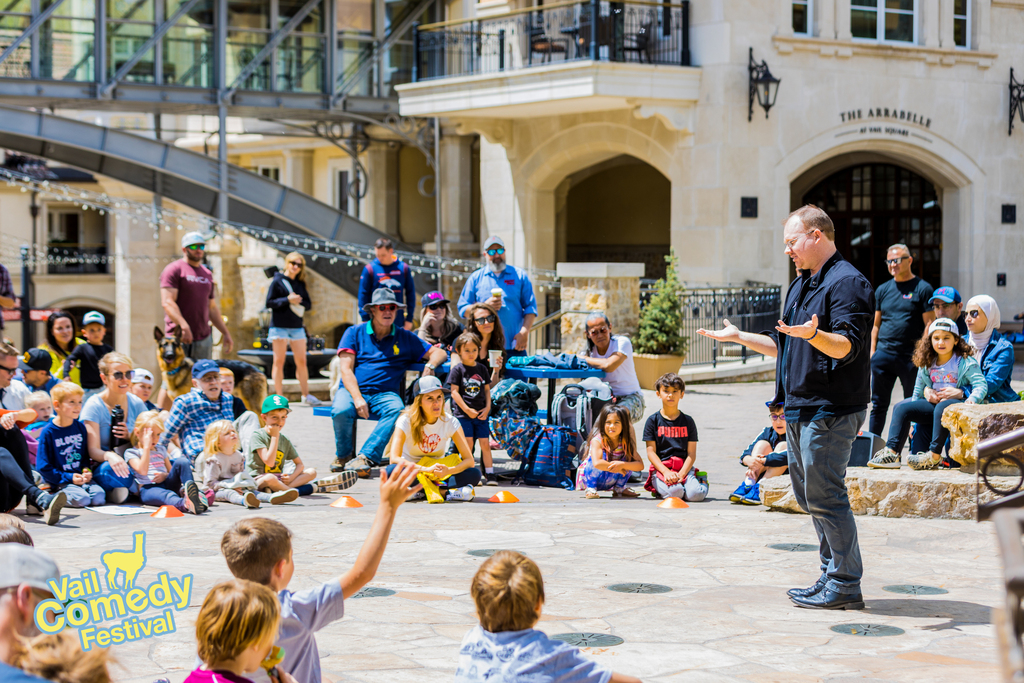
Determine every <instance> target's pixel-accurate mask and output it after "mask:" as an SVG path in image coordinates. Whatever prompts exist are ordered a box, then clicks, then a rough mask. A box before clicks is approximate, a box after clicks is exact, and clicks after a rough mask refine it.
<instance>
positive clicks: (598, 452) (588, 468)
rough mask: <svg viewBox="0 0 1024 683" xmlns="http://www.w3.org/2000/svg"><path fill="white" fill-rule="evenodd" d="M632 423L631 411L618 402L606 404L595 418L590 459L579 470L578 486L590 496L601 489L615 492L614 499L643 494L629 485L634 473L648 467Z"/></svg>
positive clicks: (591, 435) (590, 444) (593, 496)
mask: <svg viewBox="0 0 1024 683" xmlns="http://www.w3.org/2000/svg"><path fill="white" fill-rule="evenodd" d="M629 426H630V422H629V410H628V409H627V408H626V407H624V406H620V405H616V404H614V403H609V404H608V405H606V406H605V407H604V408H603V409H602V410H601V413H600V414H599V415H598V416H597V420H595V421H594V430H593V431H592V432H591V434H590V440H589V442H588V444H589V445H588V446H587V449H588V450H587V459H586V460H584V461H583V464H582V465H581V466H580V468H579V470H578V471H577V473H576V485H577V487H578V488H581V489H586V494H585V495H586V497H587V498H599V497H600V496H599V494H598V491H611V492H612V498H620V497H621V498H638V497H639V496H640V494H639V493H637V492H636V491H634V490H633V489H631V488H629V487H628V486H627V484H628V483H629V475H630V472H639V471H641V470H642V469H643V468H644V461H643V460H642V459H641V458H640V454H639V453H637V451H636V442H635V441H634V440H633V432H632V431H631V430H630V429H629Z"/></svg>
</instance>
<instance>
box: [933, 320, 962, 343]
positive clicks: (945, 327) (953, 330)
mask: <svg viewBox="0 0 1024 683" xmlns="http://www.w3.org/2000/svg"><path fill="white" fill-rule="evenodd" d="M936 330H941V331H943V332H949V333H950V334H952V335H953V336H954V337H957V338H959V337H960V330H959V329H957V326H956V323H955V322H953V321H952V320H950V319H949V318H936V319H935V320H933V321H932V324H931V325H929V326H928V335H929V336H931V334H932V332H935V331H936Z"/></svg>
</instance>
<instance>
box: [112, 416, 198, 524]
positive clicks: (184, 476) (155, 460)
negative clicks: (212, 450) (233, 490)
mask: <svg viewBox="0 0 1024 683" xmlns="http://www.w3.org/2000/svg"><path fill="white" fill-rule="evenodd" d="M163 431H164V421H163V420H162V419H160V413H159V412H157V411H155V410H147V411H146V412H144V413H142V414H141V415H139V416H138V417H137V418H135V429H134V430H133V431H132V434H131V442H132V447H131V448H129V449H128V450H127V451H125V454H124V459H125V460H126V461H128V466H129V467H131V469H132V474H134V475H135V481H136V482H137V483H138V485H139V498H141V499H142V504H143V505H152V506H154V507H160V506H162V505H170V506H172V507H175V508H177V509H178V510H180V511H182V512H190V513H192V514H193V515H198V514H200V513H202V512H205V511H206V508H207V501H206V496H204V495H202V494H201V493H200V492H199V487H198V486H197V485H196V483H195V481H193V479H192V467H191V465H190V463H189V461H188V458H184V457H182V458H175V459H174V460H171V457H170V456H169V455H168V454H167V449H166V448H164V447H163V446H161V445H160V444H159V441H160V434H161V433H162V432H163Z"/></svg>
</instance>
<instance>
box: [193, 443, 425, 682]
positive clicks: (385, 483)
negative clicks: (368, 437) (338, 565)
mask: <svg viewBox="0 0 1024 683" xmlns="http://www.w3.org/2000/svg"><path fill="white" fill-rule="evenodd" d="M417 473H418V469H417V468H416V466H415V465H413V464H412V463H408V462H402V463H399V464H398V465H397V466H396V467H395V468H394V469H393V470H392V471H391V473H388V472H384V473H382V474H381V477H380V504H379V505H378V507H377V514H376V515H375V517H374V519H373V526H372V527H371V528H370V533H369V534H368V535H367V537H366V540H365V541H364V542H363V547H362V548H361V549H360V550H359V556H358V557H356V561H355V564H354V565H352V568H351V569H349V570H348V571H347V572H345V573H344V574H342V575H341V576H340V577H338V578H336V579H333V580H331V581H328V582H326V583H322V584H320V585H318V586H314V587H312V588H307V589H306V590H301V591H296V592H292V591H290V590H288V584H289V582H290V581H291V579H292V574H294V573H295V561H294V558H293V551H292V534H291V532H290V531H289V530H288V527H286V526H284V525H283V524H281V523H280V522H278V521H275V520H272V519H269V518H267V517H249V518H247V519H243V520H240V521H238V522H236V523H235V524H234V525H233V526H232V527H231V528H230V529H228V530H227V531H226V532H224V537H223V538H222V539H221V542H220V550H221V553H223V555H224V559H225V560H226V561H227V563H228V569H230V570H231V573H232V574H233V575H234V576H235V577H236V578H239V579H248V580H250V581H255V582H257V583H261V584H263V585H264V586H268V587H269V588H271V589H272V590H273V591H274V593H276V594H277V599H278V601H280V604H281V615H282V620H283V621H284V624H283V628H282V629H281V631H280V635H279V637H278V639H277V644H278V645H279V646H281V647H282V648H283V649H284V661H282V662H281V663H280V665H278V667H277V668H278V669H279V670H280V671H286V672H288V673H290V674H291V675H292V676H294V677H295V679H296V680H297V681H298V683H321V674H320V654H319V652H318V651H317V647H316V636H315V635H314V634H315V632H316V631H319V630H320V629H321V628H323V627H325V626H327V625H328V624H330V623H331V622H334V621H337V620H339V619H341V618H342V616H344V614H345V599H347V598H351V597H352V596H353V595H355V594H356V593H357V592H358V591H359V589H360V588H362V587H363V586H365V585H366V584H367V583H369V582H370V581H371V580H372V579H373V576H374V574H376V573H377V567H378V566H380V560H381V557H383V555H384V548H385V547H386V546H387V544H388V536H389V535H390V534H391V526H392V524H394V521H395V513H397V512H398V507H399V506H400V505H401V504H402V503H403V502H405V500H406V499H407V498H408V497H409V495H410V494H412V493H414V492H416V491H418V490H419V486H416V487H414V488H410V486H412V485H413V484H415V483H416V475H417ZM200 654H202V651H200Z"/></svg>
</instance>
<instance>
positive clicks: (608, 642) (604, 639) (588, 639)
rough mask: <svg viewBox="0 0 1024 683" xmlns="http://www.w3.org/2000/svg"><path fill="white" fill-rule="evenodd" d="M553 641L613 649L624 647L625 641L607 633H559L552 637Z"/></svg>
mask: <svg viewBox="0 0 1024 683" xmlns="http://www.w3.org/2000/svg"><path fill="white" fill-rule="evenodd" d="M551 638H552V639H553V640H561V641H562V642H563V643H569V644H570V645H573V646H575V647H612V646H613V645H622V644H623V643H624V642H626V641H625V640H623V639H622V638H619V637H618V636H613V635H609V634H607V633H559V634H558V635H554V636H551Z"/></svg>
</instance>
